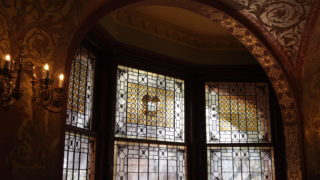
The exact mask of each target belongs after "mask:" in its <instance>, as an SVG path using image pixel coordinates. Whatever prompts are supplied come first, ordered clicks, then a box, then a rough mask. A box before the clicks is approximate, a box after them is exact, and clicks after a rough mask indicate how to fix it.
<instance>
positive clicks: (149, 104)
mask: <svg viewBox="0 0 320 180" xmlns="http://www.w3.org/2000/svg"><path fill="white" fill-rule="evenodd" d="M115 136H116V137H124V138H134V139H147V140H158V141H171V142H184V81H183V80H180V79H177V78H173V77H168V76H164V75H160V74H156V73H151V72H147V71H143V70H139V69H135V68H129V67H125V66H118V69H117V101H116V124H115Z"/></svg>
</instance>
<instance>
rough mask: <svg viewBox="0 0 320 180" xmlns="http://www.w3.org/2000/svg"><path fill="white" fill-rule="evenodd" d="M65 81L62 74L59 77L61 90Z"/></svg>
mask: <svg viewBox="0 0 320 180" xmlns="http://www.w3.org/2000/svg"><path fill="white" fill-rule="evenodd" d="M63 81H64V75H63V74H62V73H61V74H60V75H59V85H58V87H59V88H62V87H63Z"/></svg>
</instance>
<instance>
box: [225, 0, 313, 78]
mask: <svg viewBox="0 0 320 180" xmlns="http://www.w3.org/2000/svg"><path fill="white" fill-rule="evenodd" d="M220 1H221V2H222V3H225V4H227V5H228V6H230V7H231V8H233V9H236V10H238V11H239V12H240V13H241V14H242V15H243V16H244V17H245V18H247V19H249V20H250V21H251V23H253V24H255V26H256V27H258V28H259V29H260V31H261V32H262V33H263V34H264V36H265V37H266V38H267V40H268V41H269V42H270V43H271V44H272V45H273V48H274V49H275V50H276V52H277V53H278V54H279V55H281V58H282V59H283V60H284V65H285V68H286V69H287V71H288V72H291V73H292V74H295V73H297V72H294V71H296V70H297V69H301V67H300V66H299V65H301V60H300V58H299V57H300V56H299V53H300V52H299V48H300V46H301V44H302V41H303V39H302V34H303V32H304V29H305V27H306V23H307V19H308V17H309V16H310V14H311V12H312V7H313V5H314V3H315V0H259V1H253V0H223V1H222V0H220ZM299 75H300V74H299Z"/></svg>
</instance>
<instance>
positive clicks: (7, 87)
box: [0, 47, 24, 107]
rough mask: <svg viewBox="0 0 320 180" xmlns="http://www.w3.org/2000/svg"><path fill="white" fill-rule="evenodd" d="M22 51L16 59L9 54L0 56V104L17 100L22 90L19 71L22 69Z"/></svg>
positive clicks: (4, 104)
mask: <svg viewBox="0 0 320 180" xmlns="http://www.w3.org/2000/svg"><path fill="white" fill-rule="evenodd" d="M23 51H24V47H22V48H21V49H20V54H19V57H18V60H17V61H14V60H13V59H11V56H10V55H9V54H7V55H5V56H4V57H3V58H1V57H0V106H1V107H5V106H8V105H10V104H12V103H14V102H15V101H17V100H19V99H20V98H21V97H22V95H23V92H22V90H21V87H20V86H21V71H22V70H23V66H22V64H23Z"/></svg>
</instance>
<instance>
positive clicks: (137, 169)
mask: <svg viewBox="0 0 320 180" xmlns="http://www.w3.org/2000/svg"><path fill="white" fill-rule="evenodd" d="M114 161H115V162H114V164H115V165H114V179H115V180H155V179H157V180H185V179H186V153H185V148H184V146H175V145H161V144H149V143H137V142H122V141H117V142H115V152H114Z"/></svg>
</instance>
